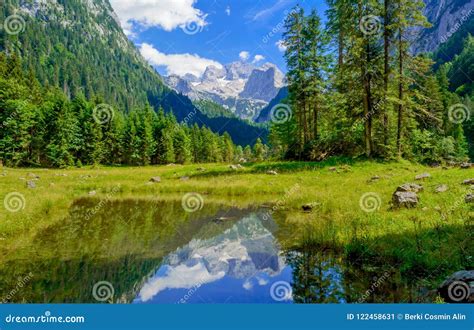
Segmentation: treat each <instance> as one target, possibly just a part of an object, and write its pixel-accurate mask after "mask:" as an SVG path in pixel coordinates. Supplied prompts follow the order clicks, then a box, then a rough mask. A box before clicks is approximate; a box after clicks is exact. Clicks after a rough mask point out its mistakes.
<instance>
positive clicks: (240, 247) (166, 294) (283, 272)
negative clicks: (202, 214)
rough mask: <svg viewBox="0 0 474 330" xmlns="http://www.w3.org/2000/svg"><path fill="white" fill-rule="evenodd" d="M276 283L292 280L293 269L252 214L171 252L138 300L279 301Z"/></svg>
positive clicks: (174, 301) (193, 301) (191, 301)
mask: <svg viewBox="0 0 474 330" xmlns="http://www.w3.org/2000/svg"><path fill="white" fill-rule="evenodd" d="M278 281H286V282H291V268H290V267H288V266H287V265H286V264H285V261H284V258H283V257H282V256H281V253H280V249H279V246H278V244H277V242H276V240H275V237H274V236H273V235H272V233H271V232H270V231H269V230H268V229H267V228H266V227H265V226H264V225H263V224H262V221H261V220H260V219H259V217H258V216H257V215H256V214H250V215H248V216H246V217H244V218H243V219H241V220H240V221H238V222H237V223H236V224H234V225H233V226H232V227H231V228H229V229H227V230H225V231H224V232H223V233H222V234H219V235H217V236H215V237H213V238H210V239H206V240H201V239H193V240H192V241H191V242H189V243H188V244H187V245H185V246H183V247H181V248H179V249H178V250H176V251H175V252H173V253H170V254H169V255H168V256H167V257H166V258H165V260H164V262H163V264H162V265H161V266H160V268H159V269H158V270H157V271H156V273H155V274H154V275H153V276H152V277H151V278H150V279H149V280H148V281H147V282H146V283H145V284H144V286H143V287H142V288H141V290H140V292H139V295H138V297H137V298H136V299H135V302H137V303H140V302H145V303H157V302H158V303H223V302H227V303H229V302H230V303H243V302H275V300H274V299H272V295H271V290H270V288H271V286H272V284H273V283H275V282H278ZM285 298H286V299H284V301H283V302H288V301H291V299H292V297H291V295H288V296H287V297H285Z"/></svg>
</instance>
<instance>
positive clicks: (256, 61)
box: [253, 55, 265, 63]
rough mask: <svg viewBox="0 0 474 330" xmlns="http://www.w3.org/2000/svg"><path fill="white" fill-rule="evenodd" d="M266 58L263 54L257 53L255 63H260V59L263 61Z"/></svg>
mask: <svg viewBox="0 0 474 330" xmlns="http://www.w3.org/2000/svg"><path fill="white" fill-rule="evenodd" d="M264 59H265V56H263V55H255V57H254V58H253V63H258V62H260V61H263V60H264Z"/></svg>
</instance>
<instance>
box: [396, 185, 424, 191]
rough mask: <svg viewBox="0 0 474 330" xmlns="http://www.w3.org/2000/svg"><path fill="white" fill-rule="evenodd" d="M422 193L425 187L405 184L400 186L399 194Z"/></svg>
mask: <svg viewBox="0 0 474 330" xmlns="http://www.w3.org/2000/svg"><path fill="white" fill-rule="evenodd" d="M398 191H400V192H414V193H417V192H420V191H423V186H421V185H419V184H416V183H405V184H402V185H401V186H398V188H397V192H398Z"/></svg>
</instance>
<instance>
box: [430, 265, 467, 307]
mask: <svg viewBox="0 0 474 330" xmlns="http://www.w3.org/2000/svg"><path fill="white" fill-rule="evenodd" d="M473 281H474V270H460V271H458V272H456V273H454V274H452V275H451V276H449V277H448V278H447V279H446V280H445V281H443V283H441V285H440V286H439V287H438V293H439V295H440V296H441V297H442V298H443V299H444V301H446V302H451V303H467V302H473V301H474V290H473V288H472V287H471V286H470V283H472V282H473Z"/></svg>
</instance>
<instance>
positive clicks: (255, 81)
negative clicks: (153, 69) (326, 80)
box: [165, 61, 285, 119]
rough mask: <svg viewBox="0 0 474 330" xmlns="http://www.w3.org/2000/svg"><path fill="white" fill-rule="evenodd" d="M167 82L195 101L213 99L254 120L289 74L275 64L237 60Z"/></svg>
mask: <svg viewBox="0 0 474 330" xmlns="http://www.w3.org/2000/svg"><path fill="white" fill-rule="evenodd" d="M165 81H166V83H167V84H168V85H169V86H170V87H172V88H173V89H175V90H176V91H178V92H180V93H182V94H185V95H187V96H188V97H189V98H191V99H192V100H203V99H204V100H211V101H213V102H215V103H217V104H220V105H222V106H223V107H225V108H226V109H229V110H231V111H232V112H233V113H234V114H235V115H237V116H239V117H240V118H243V119H253V118H255V116H256V115H257V114H258V113H259V111H260V110H261V109H263V108H264V107H265V106H266V105H267V104H268V102H270V101H271V100H272V99H273V98H274V97H275V96H276V95H277V94H278V91H279V90H280V89H281V88H282V87H283V86H284V85H285V75H284V74H283V72H281V71H280V69H278V67H277V66H276V65H275V64H273V63H265V64H263V65H261V66H256V65H254V64H252V63H248V62H244V61H237V62H232V63H229V64H227V65H225V66H223V67H221V68H218V67H216V66H213V65H212V66H209V67H207V68H206V70H205V72H204V74H203V76H202V77H201V78H198V77H196V76H193V75H191V74H187V75H185V76H183V77H177V76H169V77H167V78H166V79H165Z"/></svg>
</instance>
